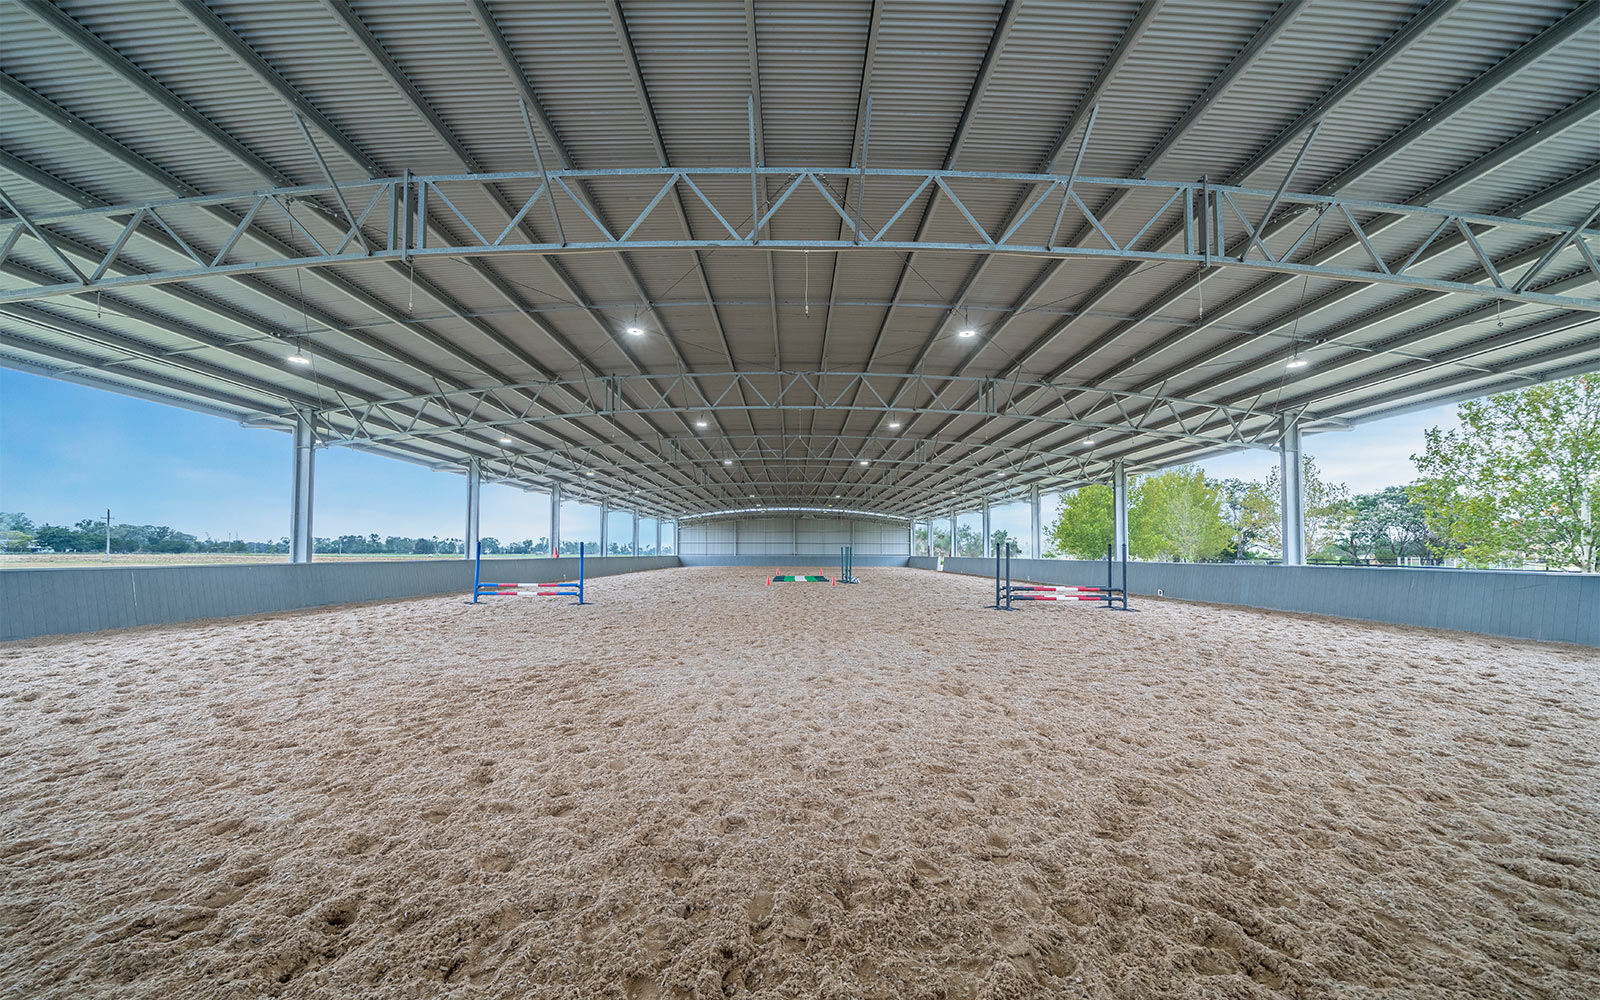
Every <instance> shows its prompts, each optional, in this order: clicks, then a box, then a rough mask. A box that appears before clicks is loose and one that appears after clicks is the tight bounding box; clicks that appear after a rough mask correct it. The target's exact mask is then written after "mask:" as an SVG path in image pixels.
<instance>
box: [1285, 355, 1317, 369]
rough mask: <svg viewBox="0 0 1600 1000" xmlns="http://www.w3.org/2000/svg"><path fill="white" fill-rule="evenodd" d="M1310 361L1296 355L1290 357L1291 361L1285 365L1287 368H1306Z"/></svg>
mask: <svg viewBox="0 0 1600 1000" xmlns="http://www.w3.org/2000/svg"><path fill="white" fill-rule="evenodd" d="M1310 363H1311V362H1309V361H1307V360H1306V359H1305V358H1302V357H1298V356H1296V357H1293V358H1290V359H1289V363H1288V364H1287V365H1285V366H1284V367H1285V368H1304V367H1305V366H1306V365H1308V364H1310Z"/></svg>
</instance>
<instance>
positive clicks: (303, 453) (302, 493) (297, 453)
mask: <svg viewBox="0 0 1600 1000" xmlns="http://www.w3.org/2000/svg"><path fill="white" fill-rule="evenodd" d="M316 446H317V439H316V435H315V434H313V433H312V430H311V420H310V418H309V417H307V416H306V415H305V414H304V413H297V414H295V418H294V487H293V492H292V494H291V497H290V501H289V561H290V562H292V563H308V562H310V561H311V548H312V538H311V502H312V496H313V491H312V488H311V477H312V473H313V472H314V471H315V466H316Z"/></svg>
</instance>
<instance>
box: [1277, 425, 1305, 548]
mask: <svg viewBox="0 0 1600 1000" xmlns="http://www.w3.org/2000/svg"><path fill="white" fill-rule="evenodd" d="M1281 419H1282V421H1283V436H1282V437H1281V438H1280V439H1279V440H1278V461H1279V463H1280V467H1279V470H1278V472H1279V475H1278V480H1279V484H1280V496H1279V498H1278V499H1279V504H1280V506H1279V511H1280V513H1281V515H1282V523H1281V526H1280V531H1279V533H1280V535H1281V536H1282V538H1283V564H1284V565H1285V566H1304V565H1305V564H1306V512H1305V503H1306V494H1305V460H1304V456H1303V455H1302V454H1301V452H1300V424H1299V422H1297V421H1296V420H1295V419H1294V418H1293V417H1290V416H1287V415H1285V416H1283V417H1282V418H1281Z"/></svg>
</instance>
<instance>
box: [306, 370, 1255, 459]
mask: <svg viewBox="0 0 1600 1000" xmlns="http://www.w3.org/2000/svg"><path fill="white" fill-rule="evenodd" d="M706 385H712V386H715V387H716V388H714V389H712V390H711V391H709V392H708V391H706V389H705V386H706ZM951 389H956V390H968V391H970V392H972V394H973V395H974V398H975V399H976V400H977V405H975V406H970V407H961V408H956V407H953V406H949V405H945V404H941V403H940V402H939V400H940V399H941V397H942V395H943V394H944V393H945V392H947V391H949V390H951ZM1085 392H1088V393H1091V394H1092V395H1093V397H1094V400H1095V402H1093V403H1091V404H1089V405H1087V406H1085V407H1083V408H1082V409H1083V412H1081V413H1080V412H1078V411H1070V410H1069V412H1068V413H1067V414H1066V415H1062V414H1059V413H1051V414H1042V413H1040V412H1038V411H1039V410H1041V409H1044V408H1052V409H1054V408H1057V407H1059V406H1061V405H1064V404H1063V400H1064V399H1065V398H1066V397H1068V396H1069V395H1077V394H1081V393H1085ZM508 393H516V394H518V395H520V396H521V397H523V398H525V399H527V400H529V402H528V403H527V404H525V405H523V406H521V408H520V409H519V407H518V404H517V403H515V402H511V401H508V400H507V399H506V398H505V397H506V394H508ZM1023 393H1027V394H1028V395H1029V396H1031V397H1032V398H1034V399H1036V400H1039V401H1040V402H1039V403H1038V404H1037V405H1034V406H1030V407H1022V406H1018V405H1016V400H1017V399H1019V398H1020V397H1021V395H1022V394H1023ZM553 394H555V395H559V396H560V397H562V398H578V399H580V400H582V401H584V403H585V404H586V405H583V406H581V407H579V408H577V409H568V410H564V411H561V412H558V413H552V412H549V409H550V407H551V404H550V403H547V402H545V401H546V400H547V399H549V398H550V397H551V396H552V395H553ZM630 394H631V395H632V396H633V397H636V398H637V399H638V400H639V402H634V401H633V400H632V399H630V398H629V397H630ZM863 398H865V399H866V400H868V401H867V402H862V399H863ZM486 408H488V409H492V410H498V411H501V412H509V413H510V415H509V416H506V417H497V416H480V411H482V410H484V409H486ZM1102 409H1112V410H1115V411H1116V412H1117V414H1118V417H1119V418H1120V419H1092V418H1090V417H1089V416H1088V413H1089V412H1094V411H1099V410H1102ZM718 410H745V411H758V410H771V411H790V412H811V411H822V410H833V411H840V412H854V411H861V412H892V413H902V414H905V415H906V416H907V417H908V418H909V417H913V416H916V415H918V414H924V413H933V414H943V415H949V416H968V417H975V418H978V419H981V420H1005V421H1020V422H1023V423H1033V422H1040V421H1042V422H1044V423H1048V424H1052V425H1055V426H1058V427H1071V428H1077V429H1081V430H1085V431H1089V432H1094V431H1118V430H1137V431H1138V432H1140V433H1141V434H1147V435H1150V436H1153V437H1166V438H1171V439H1175V440H1183V441H1189V442H1191V443H1195V444H1201V445H1217V446H1227V447H1234V448H1270V447H1271V446H1272V445H1274V444H1275V443H1276V440H1277V439H1276V437H1275V436H1274V435H1275V433H1276V430H1275V424H1276V422H1277V417H1278V415H1279V413H1278V411H1276V410H1261V409H1256V408H1252V407H1248V406H1218V405H1214V404H1211V403H1208V402H1206V401H1203V400H1195V399H1186V398H1180V397H1174V396H1169V395H1163V394H1160V393H1136V392H1128V391H1124V390H1118V389H1105V388H1094V387H1086V386H1080V385H1072V384H1063V383H1040V382H1026V381H1021V380H1007V381H1003V382H1002V381H998V380H995V379H987V378H981V377H977V376H953V375H931V374H923V373H905V372H819V371H765V372H749V371H730V372H694V373H678V374H654V373H652V374H634V375H613V376H604V377H601V378H577V379H566V380H559V381H539V382H525V383H520V384H516V385H503V386H488V387H481V388H468V389H456V390H450V391H441V392H436V393H420V394H416V395H412V396H407V397H402V398H397V399H387V400H378V401H372V402H363V403H358V404H353V405H342V406H336V407H324V408H323V409H322V410H320V411H319V414H320V415H321V417H322V418H323V419H325V420H327V421H330V422H332V421H336V420H340V419H346V420H348V421H350V422H351V423H352V424H353V425H354V427H355V429H354V430H352V431H350V432H348V433H347V434H345V435H344V437H343V438H342V439H341V440H348V441H357V440H360V441H370V442H375V443H382V442H386V441H396V440H406V439H414V438H419V437H434V436H438V435H442V434H453V433H462V432H467V431H481V430H497V429H499V428H503V427H514V426H526V425H532V424H538V423H543V422H545V421H551V420H568V419H578V418H580V417H593V416H626V415H637V414H648V413H679V414H681V413H686V412H691V411H692V412H696V413H702V412H715V411H718ZM440 412H442V413H447V414H451V415H452V419H453V423H452V424H451V425H449V426H442V427H429V426H425V421H426V415H427V414H433V413H440ZM1158 417H1159V418H1160V419H1161V420H1163V421H1166V422H1171V423H1175V424H1176V429H1172V428H1170V427H1155V426H1153V423H1154V421H1155V420H1156V419H1157V418H1158ZM882 440H885V441H890V442H905V443H906V444H907V445H908V446H909V445H910V443H911V439H909V438H904V437H901V438H891V437H884V438H882Z"/></svg>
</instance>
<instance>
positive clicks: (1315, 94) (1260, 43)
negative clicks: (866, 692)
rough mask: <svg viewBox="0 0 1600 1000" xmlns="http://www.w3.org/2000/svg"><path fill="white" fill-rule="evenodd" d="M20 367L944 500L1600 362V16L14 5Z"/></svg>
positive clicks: (442, 449)
mask: <svg viewBox="0 0 1600 1000" xmlns="http://www.w3.org/2000/svg"><path fill="white" fill-rule="evenodd" d="M0 19H3V30H0V192H3V195H4V197H3V199H0V365H5V366H8V367H11V368H15V369H19V370H25V371H31V372H37V373H41V374H45V375H49V376H52V377H56V378H61V379H66V380H70V381H74V382H80V383H84V384H88V385H93V386H98V387H101V388H106V389H110V390H113V391H117V392H123V393H128V394H132V395H138V396H142V397H146V398H150V399H156V400H159V401H162V402H166V403H171V404H175V405H179V406H185V407H189V408H192V409H196V410H201V411H204V412H208V413H214V414H218V415H221V416H225V417H228V418H231V419H235V420H239V421H241V422H243V423H245V424H247V425H251V426H267V427H283V428H290V427H292V426H294V424H295V423H296V421H297V420H305V421H309V423H310V426H311V427H312V428H313V430H314V432H315V434H316V436H317V438H318V440H319V442H321V443H323V444H329V445H348V446H351V447H359V448H364V449H369V450H372V451H376V452H379V453H382V454H387V455H392V456H395V457H400V458H404V459H407V460H411V461H417V462H422V463H425V464H428V465H432V466H435V467H439V468H463V467H464V466H465V464H466V463H467V461H468V460H469V459H471V458H474V457H476V458H477V459H478V460H479V464H480V466H481V468H482V470H483V476H484V478H485V480H486V481H495V480H498V481H504V482H508V483H512V484H515V485H520V486H523V487H527V488H531V489H547V488H548V487H549V485H550V484H552V483H559V484H561V485H562V488H563V491H564V493H565V495H566V496H567V497H569V498H572V499H581V500H593V501H600V500H607V501H609V502H611V503H613V504H615V505H621V506H632V507H638V508H640V509H643V510H645V511H647V512H650V513H652V514H655V515H659V516H677V515H686V514H695V513H705V512H710V511H718V510H725V509H730V508H741V509H742V508H748V507H750V506H752V499H754V501H755V502H756V503H758V504H762V505H767V506H771V507H793V506H827V505H829V504H837V505H838V506H839V507H841V508H849V509H856V510H865V511H872V512H879V513H883V514H889V515H898V516H916V517H921V516H926V515H927V514H929V513H932V512H947V511H949V510H951V509H955V508H963V509H965V508H966V507H969V506H971V505H973V504H976V503H978V502H980V501H981V500H982V499H990V500H993V501H997V502H998V501H1001V500H1004V499H1007V498H1012V497H1020V496H1023V495H1026V494H1027V492H1028V491H1029V490H1030V489H1032V488H1041V489H1065V488H1071V487H1074V486H1077V485H1081V484H1083V483H1087V482H1093V481H1098V480H1103V479H1105V478H1107V476H1108V475H1109V474H1110V470H1111V469H1112V467H1113V464H1114V463H1117V462H1121V463H1123V465H1124V467H1125V468H1126V469H1128V470H1130V471H1133V472H1138V471H1144V470H1151V469H1156V468H1161V467H1164V466H1169V465H1173V464H1177V463H1180V462H1183V461H1188V460H1191V459H1195V458H1199V457H1203V456H1206V455H1212V454H1217V453H1220V452H1223V451H1228V450H1233V449H1238V448H1250V447H1272V446H1274V445H1275V444H1276V443H1277V441H1278V439H1279V436H1280V435H1281V434H1282V433H1284V428H1285V427H1286V426H1289V425H1294V426H1297V427H1299V428H1300V429H1302V430H1304V431H1307V432H1314V431H1318V430H1333V429H1338V428H1342V427H1347V426H1350V425H1352V424H1355V423H1360V422H1362V421H1367V420H1373V419H1378V418H1381V417H1384V416H1388V415H1391V414H1394V413H1397V412H1400V411H1402V410H1404V409H1407V408H1412V407H1420V406H1429V405H1436V404H1438V403H1440V402H1445V401H1450V400H1457V399H1465V398H1471V397H1476V396H1481V395H1484V394H1487V393H1491V392H1495V391H1500V390H1504V389H1509V388H1514V387H1517V386H1521V385H1526V384H1530V383H1534V382H1539V381H1544V380H1549V379H1553V378H1559V377H1563V376H1565V375H1569V374H1573V373H1576V372H1579V371H1585V370H1593V369H1594V368H1595V367H1596V365H1600V264H1597V263H1596V256H1597V254H1600V222H1597V212H1600V208H1597V206H1600V4H1594V3H1576V2H1554V0H1534V2H1529V0H1516V2H1512V0H1433V2H1400V0H1289V2H1283V3H1278V2H1270V0H1254V2H1252V0H1243V2H1231V3H1227V4H1218V3H1208V2H1203V0H1144V2H1133V0H1010V2H997V0H994V2H991V0H964V2H950V3H937V4H934V3H921V2H894V0H878V2H872V0H787V2H776V0H772V2H769V0H746V2H745V3H744V4H742V5H741V4H738V3H728V2H710V0H706V2H679V3H672V4H658V3H646V2H639V0H627V2H625V0H550V2H538V3H533V2H510V0H462V2H459V3H434V2H420V0H419V2H400V0H281V2H274V3H271V4H262V3H256V2H252V0H213V2H210V3H202V2H200V0H170V2H168V0H128V2H120V0H119V2H115V3H112V2H106V0H57V2H54V3H52V2H44V0H8V2H5V3H3V4H0Z"/></svg>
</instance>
